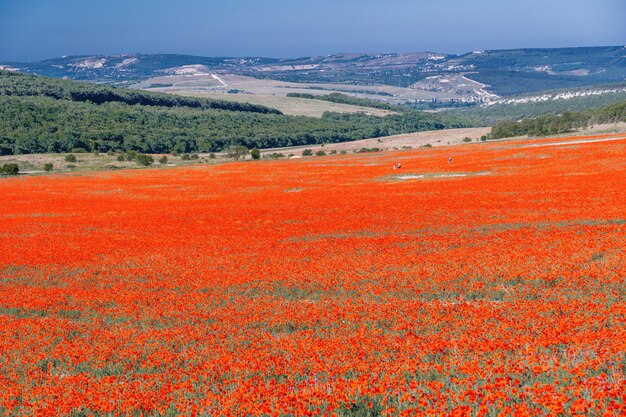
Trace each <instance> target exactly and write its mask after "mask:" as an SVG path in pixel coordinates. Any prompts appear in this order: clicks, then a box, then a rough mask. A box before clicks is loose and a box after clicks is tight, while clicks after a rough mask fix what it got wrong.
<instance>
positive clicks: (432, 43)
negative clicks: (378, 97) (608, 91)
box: [0, 0, 626, 62]
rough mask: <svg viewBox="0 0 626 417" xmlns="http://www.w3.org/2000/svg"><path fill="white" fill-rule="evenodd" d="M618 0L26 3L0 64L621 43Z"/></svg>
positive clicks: (0, 25)
mask: <svg viewBox="0 0 626 417" xmlns="http://www.w3.org/2000/svg"><path fill="white" fill-rule="evenodd" d="M625 18H626V4H624V3H623V2H621V1H619V0H596V1H587V0H573V1H563V0H558V1H556V0H555V1H552V2H550V3H549V4H547V2H545V1H542V0H529V1H526V2H524V3H523V4H520V3H514V2H509V1H501V0H481V1H477V2H472V3H471V4H468V2H465V1H463V0H447V1H440V2H439V3H437V4H434V3H427V2H415V1H409V0H395V1H394V2H393V5H392V6H390V5H389V4H387V5H383V4H380V3H379V2H375V1H373V0H365V1H362V2H360V3H359V5H358V7H355V6H354V5H352V4H351V2H348V1H346V0H343V1H332V0H321V1H319V2H316V3H315V4H294V2H288V1H287V0H269V1H264V2H251V1H246V0H232V1H230V2H228V3H226V4H222V3H216V4H211V3H210V2H205V1H200V0H184V1H179V2H176V3H173V2H171V1H167V0H157V1H152V2H148V1H146V0H137V1H134V2H132V4H128V2H124V1H122V0H112V1H109V2H106V3H105V2H97V3H91V4H87V2H84V1H79V0H59V1H55V2H54V3H51V2H46V1H45V0H25V1H21V2H13V3H8V4H0V60H1V61H4V62H10V61H14V62H18V61H19V62H34V61H41V60H45V59H51V58H57V57H60V56H70V55H112V54H155V53H156V54H184V55H197V56H230V57H239V56H250V57H251V56H256V57H273V58H296V57H302V56H324V55H331V54H336V53H342V52H354V53H391V52H398V53H400V52H423V51H432V52H440V53H447V54H461V53H466V52H472V51H474V50H494V49H518V48H557V47H591V46H619V45H624V44H625V43H626V28H624V25H623V23H622V22H623V21H624V20H625Z"/></svg>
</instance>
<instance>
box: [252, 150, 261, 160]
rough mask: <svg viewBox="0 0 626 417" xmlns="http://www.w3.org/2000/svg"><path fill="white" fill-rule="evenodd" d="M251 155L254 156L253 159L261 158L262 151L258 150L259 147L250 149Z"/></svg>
mask: <svg viewBox="0 0 626 417" xmlns="http://www.w3.org/2000/svg"><path fill="white" fill-rule="evenodd" d="M250 155H251V156H252V159H260V158H261V151H260V150H258V149H257V148H254V149H252V150H251V151H250Z"/></svg>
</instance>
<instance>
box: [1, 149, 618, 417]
mask: <svg viewBox="0 0 626 417" xmlns="http://www.w3.org/2000/svg"><path fill="white" fill-rule="evenodd" d="M568 141H569V142H571V143H569V144H568V143H561V142H568ZM587 141H589V142H587ZM451 157H452V162H451V163H450V162H449V158H451ZM398 162H401V163H402V169H401V170H395V171H394V170H392V166H393V164H394V163H398ZM0 196H1V197H0V202H1V204H0V206H1V207H2V210H1V211H0V247H1V249H2V250H1V251H0V414H5V415H15V416H22V415H24V416H46V415H68V414H71V413H76V412H82V413H83V414H84V415H90V414H91V415H106V416H118V415H119V416H126V415H166V414H167V415H185V416H195V415H223V416H229V415H232V416H235V415H268V416H269V415H272V416H274V415H276V416H278V415H298V416H301V415H312V416H317V415H327V416H331V415H350V414H357V413H362V415H368V413H370V415H377V414H380V415H400V416H405V415H459V416H487V415H495V414H501V415H559V414H561V415H589V414H591V415H610V416H612V415H626V302H625V297H626V281H625V280H626V256H625V253H624V249H625V248H626V138H624V139H623V140H607V138H602V137H593V138H587V139H586V140H581V139H580V138H567V139H551V140H541V141H519V142H497V143H487V144H480V145H478V144H476V145H470V146H462V147H446V148H431V149H420V150H412V151H406V152H394V153H370V154H358V155H345V156H341V155H339V156H333V157H320V158H309V159H301V160H289V161H270V162H256V163H233V164H224V165H218V166H202V167H194V168H181V169H178V168H177V169H155V170H137V171H122V172H115V173H93V174H80V175H58V176H49V177H32V178H13V179H4V180H1V181H0Z"/></svg>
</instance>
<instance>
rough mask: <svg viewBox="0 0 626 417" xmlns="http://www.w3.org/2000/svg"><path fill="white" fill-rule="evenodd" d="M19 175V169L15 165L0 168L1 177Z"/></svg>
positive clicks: (5, 165)
mask: <svg viewBox="0 0 626 417" xmlns="http://www.w3.org/2000/svg"><path fill="white" fill-rule="evenodd" d="M19 173H20V167H19V166H17V164H4V165H2V167H0V174H1V175H17V174H19Z"/></svg>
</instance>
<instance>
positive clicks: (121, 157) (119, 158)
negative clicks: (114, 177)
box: [116, 154, 126, 162]
mask: <svg viewBox="0 0 626 417" xmlns="http://www.w3.org/2000/svg"><path fill="white" fill-rule="evenodd" d="M116 159H117V160H118V161H120V162H123V161H125V160H126V155H124V154H120V155H118V156H117V158H116Z"/></svg>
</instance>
